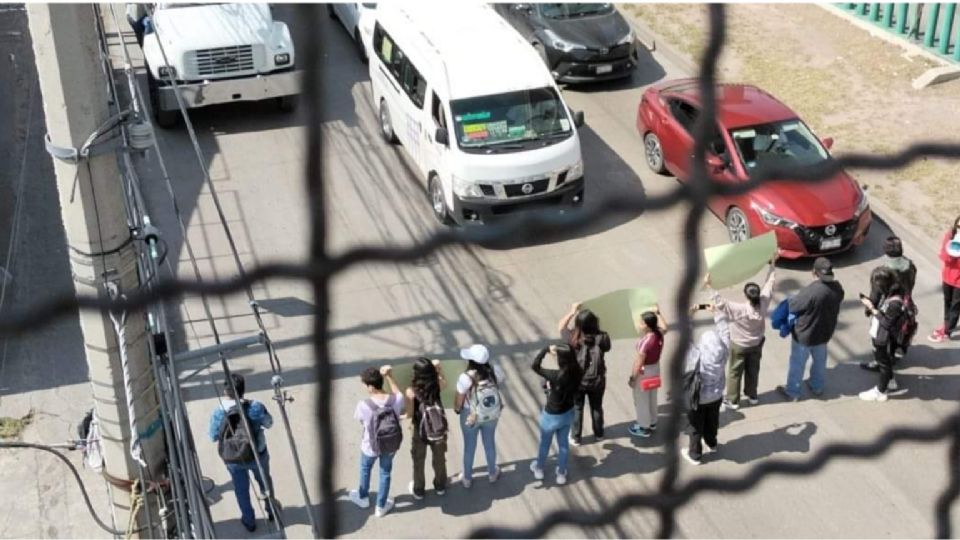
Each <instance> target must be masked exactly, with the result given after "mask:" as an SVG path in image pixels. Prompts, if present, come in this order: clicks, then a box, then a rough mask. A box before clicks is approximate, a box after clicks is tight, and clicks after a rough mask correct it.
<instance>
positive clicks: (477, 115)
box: [457, 111, 490, 122]
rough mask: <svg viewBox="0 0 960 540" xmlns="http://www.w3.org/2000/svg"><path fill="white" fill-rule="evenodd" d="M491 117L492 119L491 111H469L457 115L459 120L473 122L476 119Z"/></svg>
mask: <svg viewBox="0 0 960 540" xmlns="http://www.w3.org/2000/svg"><path fill="white" fill-rule="evenodd" d="M489 119H490V111H482V112H475V113H467V114H464V115H461V116H458V117H457V120H458V121H460V122H472V121H474V120H489Z"/></svg>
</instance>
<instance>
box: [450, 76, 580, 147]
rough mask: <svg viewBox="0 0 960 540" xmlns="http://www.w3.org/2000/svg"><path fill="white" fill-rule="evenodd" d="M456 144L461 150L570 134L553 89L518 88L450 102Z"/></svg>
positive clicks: (565, 116) (568, 135)
mask: <svg viewBox="0 0 960 540" xmlns="http://www.w3.org/2000/svg"><path fill="white" fill-rule="evenodd" d="M450 109H451V112H452V113H453V121H454V126H455V128H456V134H457V144H459V145H460V148H462V149H464V150H469V149H484V148H491V147H496V146H498V145H507V144H508V143H514V144H516V145H519V146H520V147H521V148H523V147H525V146H524V145H523V143H524V142H525V141H547V142H551V143H552V142H556V141H559V140H563V139H566V138H567V137H570V136H571V135H572V134H573V127H572V123H571V121H570V118H569V116H567V110H566V107H565V106H564V104H563V102H562V101H560V96H558V95H557V92H556V90H554V89H553V88H549V87H546V88H536V89H533V90H520V91H517V92H508V93H506V94H495V95H491V96H481V97H475V98H467V99H458V100H454V101H452V102H451V103H450Z"/></svg>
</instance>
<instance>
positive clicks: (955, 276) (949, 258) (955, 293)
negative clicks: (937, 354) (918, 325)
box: [928, 216, 960, 343]
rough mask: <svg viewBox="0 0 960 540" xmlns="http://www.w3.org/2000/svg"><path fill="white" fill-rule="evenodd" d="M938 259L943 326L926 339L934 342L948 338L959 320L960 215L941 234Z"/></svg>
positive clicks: (940, 341)
mask: <svg viewBox="0 0 960 540" xmlns="http://www.w3.org/2000/svg"><path fill="white" fill-rule="evenodd" d="M940 260H941V261H942V262H943V271H942V272H941V278H942V280H943V326H941V327H940V328H937V329H936V330H934V331H933V333H932V334H930V336H929V338H928V339H929V340H930V341H932V342H934V343H942V342H944V341H946V340H948V339H950V337H951V334H952V333H953V331H954V330H955V329H956V328H957V322H958V321H960V216H957V219H955V220H953V227H951V228H950V229H947V232H946V233H944V235H943V241H942V242H941V244H940Z"/></svg>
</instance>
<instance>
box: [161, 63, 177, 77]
mask: <svg viewBox="0 0 960 540" xmlns="http://www.w3.org/2000/svg"><path fill="white" fill-rule="evenodd" d="M157 75H159V76H160V78H161V79H176V78H177V68H175V67H173V66H160V67H158V68H157Z"/></svg>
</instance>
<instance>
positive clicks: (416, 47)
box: [368, 2, 584, 224]
mask: <svg viewBox="0 0 960 540" xmlns="http://www.w3.org/2000/svg"><path fill="white" fill-rule="evenodd" d="M368 56H369V58H370V80H371V82H372V86H373V97H374V100H375V101H374V102H375V103H376V104H377V105H378V107H379V115H380V129H381V132H382V133H383V136H384V138H385V139H387V140H388V141H390V142H393V143H395V142H400V143H401V144H402V145H403V147H404V148H405V149H406V151H407V153H408V154H409V155H410V157H411V158H412V159H413V161H414V162H416V164H417V167H418V168H419V170H420V172H421V174H423V176H424V178H425V179H426V180H427V185H428V191H429V194H430V203H431V206H432V208H433V212H434V214H435V215H436V217H437V219H439V220H440V221H441V222H442V223H449V222H451V221H453V222H456V223H459V224H479V223H486V222H489V221H491V220H492V219H494V218H496V217H497V216H501V215H505V214H509V213H512V212H515V211H519V210H525V209H530V208H542V207H556V208H558V209H559V210H561V211H563V210H564V209H566V208H569V207H571V206H576V205H579V204H581V203H582V202H583V189H584V180H583V161H582V159H581V157H580V138H579V137H578V136H577V129H576V128H577V127H579V126H580V125H582V123H583V114H582V113H578V114H573V113H572V111H570V109H569V108H568V107H567V105H566V104H565V103H564V102H563V98H562V97H561V95H560V90H559V89H558V88H557V86H556V84H555V83H554V80H553V77H552V76H551V75H550V72H549V71H548V70H547V68H546V67H545V66H544V65H543V61H542V60H541V59H540V57H539V56H537V53H536V52H535V51H534V50H533V48H531V47H530V45H529V44H528V43H526V42H525V41H524V40H523V39H522V38H521V37H520V35H519V34H518V33H517V32H516V30H514V29H513V28H512V27H511V26H510V25H508V24H507V23H506V22H505V21H504V20H503V19H502V18H501V17H500V16H499V15H497V14H496V13H495V12H494V11H493V10H492V9H491V8H489V7H488V6H486V5H482V4H476V5H471V4H465V3H460V2H443V3H440V2H416V3H414V2H406V3H402V4H401V3H399V2H387V3H382V4H380V5H379V6H378V9H377V11H376V23H375V25H374V30H373V40H372V43H371V44H370V50H369V51H368Z"/></svg>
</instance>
